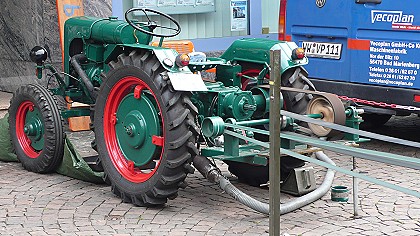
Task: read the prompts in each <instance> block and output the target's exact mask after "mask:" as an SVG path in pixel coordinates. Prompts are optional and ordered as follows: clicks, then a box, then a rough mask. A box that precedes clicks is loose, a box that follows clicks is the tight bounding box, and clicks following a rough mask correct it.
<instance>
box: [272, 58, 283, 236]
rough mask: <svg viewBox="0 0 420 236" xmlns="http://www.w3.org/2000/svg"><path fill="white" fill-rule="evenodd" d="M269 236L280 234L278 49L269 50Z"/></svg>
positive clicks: (279, 77)
mask: <svg viewBox="0 0 420 236" xmlns="http://www.w3.org/2000/svg"><path fill="white" fill-rule="evenodd" d="M270 67H271V70H270V160H269V163H270V168H269V178H270V191H269V194H270V202H269V204H270V221H269V233H270V236H278V235H280V85H281V75H280V73H281V69H280V50H270Z"/></svg>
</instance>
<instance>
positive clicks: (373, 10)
mask: <svg viewBox="0 0 420 236" xmlns="http://www.w3.org/2000/svg"><path fill="white" fill-rule="evenodd" d="M280 3H281V7H280V19H279V24H280V28H279V39H280V40H289V41H294V42H296V43H297V44H298V45H300V46H301V47H303V48H304V49H305V52H306V55H307V56H308V57H309V59H310V62H309V65H307V66H306V67H305V68H306V69H307V70H308V73H309V77H310V78H311V81H312V82H313V83H314V85H315V87H316V88H317V90H320V91H326V92H332V93H335V94H337V95H339V96H340V97H341V98H342V99H344V100H348V101H349V102H353V103H355V104H357V105H359V106H361V107H363V108H364V109H365V112H366V114H364V115H363V119H364V120H365V122H368V123H370V124H373V125H382V124H384V123H386V122H387V121H388V120H389V119H390V118H391V116H392V115H408V114H412V113H417V114H420V75H419V74H420V1H418V0H404V1H398V0H298V1H296V0H289V1H287V0H281V1H280Z"/></svg>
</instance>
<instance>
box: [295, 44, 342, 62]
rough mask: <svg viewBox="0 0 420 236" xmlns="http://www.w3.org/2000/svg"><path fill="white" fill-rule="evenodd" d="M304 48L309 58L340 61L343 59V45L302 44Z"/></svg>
mask: <svg viewBox="0 0 420 236" xmlns="http://www.w3.org/2000/svg"><path fill="white" fill-rule="evenodd" d="M302 48H303V49H304V50H305V54H306V56H308V57H319V58H330V59H336V60H339V59H340V58H341V48H342V44H341V43H321V42H305V41H303V42H302Z"/></svg>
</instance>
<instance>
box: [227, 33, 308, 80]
mask: <svg viewBox="0 0 420 236" xmlns="http://www.w3.org/2000/svg"><path fill="white" fill-rule="evenodd" d="M297 47H298V46H297V45H296V43H294V42H286V41H276V40H269V39H260V38H244V39H238V40H236V41H235V42H233V43H232V45H231V46H230V47H229V48H228V49H227V50H226V51H225V53H223V55H222V56H221V58H223V59H225V60H227V61H237V62H238V61H239V62H240V61H243V62H249V63H256V64H263V65H264V64H267V65H269V64H270V50H278V49H280V50H281V62H280V63H281V72H282V73H283V72H285V71H286V70H288V69H290V68H293V67H299V66H304V65H307V64H308V58H307V57H304V58H303V59H302V60H293V59H292V51H293V49H295V48H297ZM302 68H303V67H302Z"/></svg>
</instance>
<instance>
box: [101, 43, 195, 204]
mask: <svg viewBox="0 0 420 236" xmlns="http://www.w3.org/2000/svg"><path fill="white" fill-rule="evenodd" d="M109 66H110V68H111V70H110V71H109V73H108V74H107V75H106V76H105V80H104V82H103V83H102V85H101V89H100V93H99V97H98V99H97V102H96V105H95V115H94V124H95V138H96V143H97V148H98V153H99V158H100V161H101V164H102V166H103V168H104V173H105V175H104V178H105V181H107V182H109V183H110V184H111V187H112V192H113V193H114V194H116V195H117V196H119V197H121V199H122V200H123V201H124V202H131V203H133V204H135V205H140V206H145V205H159V204H164V203H165V202H166V201H167V199H168V198H170V199H172V198H175V197H176V196H177V192H178V188H179V187H183V186H185V183H184V179H185V177H186V176H187V173H189V172H192V171H193V170H194V169H193V167H192V166H191V165H190V163H191V161H192V158H193V157H194V156H195V155H197V153H198V150H197V148H196V147H195V143H196V136H197V135H198V134H199V130H198V128H197V126H196V125H195V116H196V115H197V110H196V108H195V107H194V106H193V105H192V103H191V101H190V98H189V93H186V92H179V91H174V89H173V87H172V85H171V84H170V80H169V79H168V77H167V75H166V74H165V73H166V72H164V71H165V70H164V69H163V67H162V66H161V65H160V63H159V61H158V60H157V59H156V57H155V56H154V55H153V54H152V53H151V52H148V51H142V52H140V51H133V52H131V53H130V55H120V56H119V57H118V60H117V61H116V62H111V63H110V64H109Z"/></svg>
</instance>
